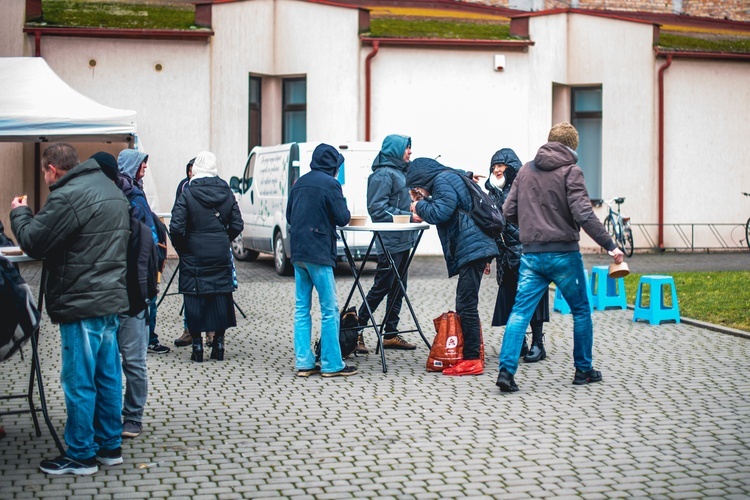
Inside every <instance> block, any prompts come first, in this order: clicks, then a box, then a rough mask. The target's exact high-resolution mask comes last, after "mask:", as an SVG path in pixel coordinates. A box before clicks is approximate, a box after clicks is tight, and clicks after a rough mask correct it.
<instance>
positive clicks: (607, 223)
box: [604, 217, 620, 246]
mask: <svg viewBox="0 0 750 500" xmlns="http://www.w3.org/2000/svg"><path fill="white" fill-rule="evenodd" d="M604 229H606V230H607V234H609V236H610V238H612V241H614V242H615V245H617V246H619V245H620V243H619V242H618V241H617V233H616V232H615V222H614V221H613V220H612V217H607V218H606V219H604Z"/></svg>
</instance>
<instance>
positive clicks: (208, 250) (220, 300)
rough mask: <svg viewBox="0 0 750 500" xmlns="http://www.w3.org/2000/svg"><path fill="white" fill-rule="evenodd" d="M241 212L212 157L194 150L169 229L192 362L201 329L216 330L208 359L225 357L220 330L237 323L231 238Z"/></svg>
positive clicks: (199, 350)
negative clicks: (177, 261) (190, 171)
mask: <svg viewBox="0 0 750 500" xmlns="http://www.w3.org/2000/svg"><path fill="white" fill-rule="evenodd" d="M243 224H244V223H243V221H242V215H241V214H240V209H239V207H238V206H237V201H236V200H235V199H234V194H233V193H232V191H231V189H229V185H228V184H227V183H226V182H225V181H224V180H222V179H220V178H219V177H218V174H217V169H216V156H214V154H213V153H210V152H208V151H203V152H201V153H199V154H198V156H196V158H195V163H194V164H193V177H192V179H190V184H188V186H187V188H185V191H184V193H183V194H182V196H180V197H179V198H178V199H177V201H176V202H175V206H174V208H173V209H172V221H171V222H170V224H169V234H170V236H171V238H172V245H173V246H174V248H175V250H177V253H178V254H179V256H180V293H182V294H183V296H184V301H185V315H186V317H187V326H188V330H189V331H190V335H191V337H192V346H193V352H192V355H191V357H190V359H192V360H193V361H197V362H201V361H203V337H202V335H201V332H208V331H214V332H216V333H215V335H214V340H213V347H212V350H211V359H216V360H218V361H221V360H223V359H224V332H225V331H226V329H227V328H229V327H231V326H236V325H237V319H236V317H235V314H234V302H233V300H232V293H233V292H234V285H233V277H232V273H233V261H232V253H231V241H232V240H233V239H234V238H236V237H237V235H238V234H240V233H241V232H242V228H243Z"/></svg>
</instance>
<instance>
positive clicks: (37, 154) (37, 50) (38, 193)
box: [34, 30, 42, 213]
mask: <svg viewBox="0 0 750 500" xmlns="http://www.w3.org/2000/svg"><path fill="white" fill-rule="evenodd" d="M34 56H35V57H42V32H41V31H40V30H36V31H34ZM41 163H42V146H41V144H39V141H34V213H38V212H39V209H40V208H41V206H42V204H41V200H40V198H41V197H42V174H41V172H40V171H39V169H40V168H41V167H40V165H41Z"/></svg>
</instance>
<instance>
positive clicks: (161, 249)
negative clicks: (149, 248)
mask: <svg viewBox="0 0 750 500" xmlns="http://www.w3.org/2000/svg"><path fill="white" fill-rule="evenodd" d="M151 217H152V218H153V219H154V226H155V227H156V237H157V239H158V240H159V243H158V244H157V245H156V256H157V269H158V271H159V272H160V273H163V272H164V265H165V264H166V263H167V234H168V233H167V226H166V225H165V224H164V223H163V222H162V220H161V219H160V218H159V216H158V215H156V214H155V213H154V212H151Z"/></svg>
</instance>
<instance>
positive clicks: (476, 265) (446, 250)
mask: <svg viewBox="0 0 750 500" xmlns="http://www.w3.org/2000/svg"><path fill="white" fill-rule="evenodd" d="M461 175H470V176H471V174H470V173H469V174H467V173H464V172H462V171H459V170H454V169H452V168H448V167H445V166H443V165H441V164H440V163H438V162H436V161H435V160H431V159H429V158H417V159H416V160H414V161H413V162H412V163H411V165H410V166H409V170H408V172H407V174H406V184H407V186H410V187H411V188H413V192H415V193H419V194H415V195H414V198H415V201H413V202H412V203H411V207H410V210H411V211H412V212H414V213H416V214H417V215H419V216H420V217H421V218H422V219H423V220H424V221H425V222H429V223H430V224H436V225H437V230H438V235H439V236H440V243H441V244H442V247H443V256H444V257H445V263H446V265H447V266H448V276H455V275H456V274H458V284H457V285H456V312H457V313H458V315H459V316H460V317H461V329H462V330H463V334H464V359H463V360H462V361H459V362H458V363H456V364H455V365H453V366H451V367H449V368H446V369H445V370H443V373H444V374H445V375H479V374H481V373H482V372H483V371H484V360H483V359H481V358H480V345H481V340H480V339H481V331H480V328H481V326H480V323H479V311H478V306H479V287H480V285H481V284H482V274H483V273H484V272H485V268H486V266H487V263H488V262H490V261H491V260H492V258H493V257H495V256H497V255H498V251H497V245H495V242H494V241H493V240H492V238H490V237H489V236H487V235H486V234H484V232H482V230H481V229H480V228H479V226H477V225H476V224H475V223H474V221H473V220H472V218H471V214H470V213H469V212H470V211H471V209H472V201H471V194H470V193H469V188H467V187H466V184H465V183H464V181H463V179H461V178H460V177H459V176H461ZM520 348H521V346H520V345H519V349H520Z"/></svg>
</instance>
